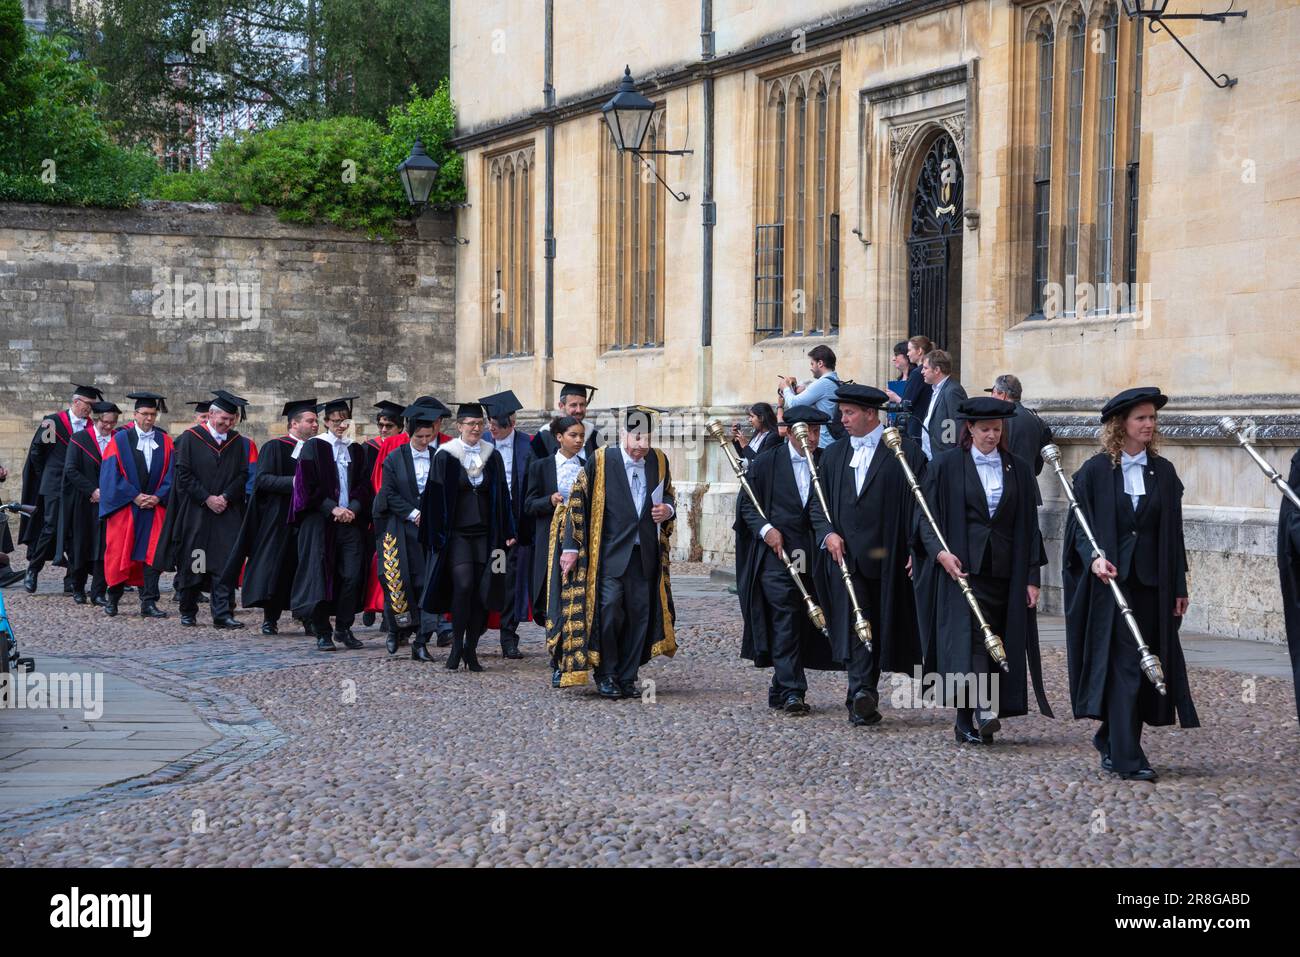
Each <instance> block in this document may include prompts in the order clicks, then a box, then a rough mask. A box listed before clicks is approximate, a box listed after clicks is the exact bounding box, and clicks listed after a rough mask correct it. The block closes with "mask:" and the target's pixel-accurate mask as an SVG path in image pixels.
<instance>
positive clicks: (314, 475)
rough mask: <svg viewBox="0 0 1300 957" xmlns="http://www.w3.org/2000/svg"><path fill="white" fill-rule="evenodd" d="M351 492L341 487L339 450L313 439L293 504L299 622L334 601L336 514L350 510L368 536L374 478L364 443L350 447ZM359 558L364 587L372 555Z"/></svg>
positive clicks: (301, 456) (297, 474)
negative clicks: (336, 455) (369, 471)
mask: <svg viewBox="0 0 1300 957" xmlns="http://www.w3.org/2000/svg"><path fill="white" fill-rule="evenodd" d="M348 454H349V459H350V461H349V462H348V486H349V487H348V488H347V489H345V490H341V489H340V488H339V473H338V468H337V467H336V466H335V464H334V446H333V444H332V443H331V442H330V441H329V440H328V439H326V438H325V437H324V436H321V435H317V436H314V437H312V438H310V439H308V440H307V442H306V444H305V445H303V447H302V451H301V452H299V453H298V463H297V466H296V468H295V469H294V477H293V496H292V499H291V502H290V505H289V515H288V521H289V524H291V525H293V526H295V527H296V528H297V530H298V532H297V546H298V569H297V571H296V572H295V573H294V576H293V588H292V590H291V592H290V598H289V605H290V607H291V608H292V609H293V615H294V617H295V618H303V619H309V618H311V617H312V615H313V613H314V612H315V611H316V608H317V606H318V605H320V604H321V603H322V602H332V601H334V599H335V594H334V591H335V590H334V572H335V564H336V558H337V553H338V550H337V548H336V545H335V534H336V531H335V526H336V525H337V524H338V523H337V522H335V521H334V516H333V512H334V509H336V508H338V507H340V506H342V507H344V508H347V509H350V510H351V511H352V512H353V513H354V514H355V515H356V518H355V519H354V521H353V524H354V525H355V526H357V529H358V533H359V534H362V535H364V529H365V524H366V522H367V521H368V520H369V516H370V503H371V501H372V499H373V497H374V493H373V492H372V490H371V489H372V486H371V484H370V476H369V475H368V474H367V473H366V455H365V452H364V450H363V449H362V446H361V444H360V443H359V442H349V443H348ZM358 557H359V559H360V561H361V563H362V567H361V568H358V569H356V576H357V581H358V588H360V583H361V582H362V581H363V580H364V565H365V563H366V562H368V561H369V560H370V558H369V556H368V555H361V554H360V549H358Z"/></svg>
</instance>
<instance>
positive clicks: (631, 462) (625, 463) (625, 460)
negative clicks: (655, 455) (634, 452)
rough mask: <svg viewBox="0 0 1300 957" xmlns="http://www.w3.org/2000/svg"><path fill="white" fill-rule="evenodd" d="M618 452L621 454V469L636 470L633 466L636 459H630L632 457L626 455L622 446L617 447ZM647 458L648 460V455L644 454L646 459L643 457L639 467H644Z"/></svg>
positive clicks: (625, 450)
mask: <svg viewBox="0 0 1300 957" xmlns="http://www.w3.org/2000/svg"><path fill="white" fill-rule="evenodd" d="M618 450H619V451H620V452H622V453H623V468H625V469H630V468H636V467H637V466H636V464H635V463H636V459H634V458H632V456H630V455H629V454H628V452H627V449H625V448H624V447H623V446H621V445H620V446H619V447H618ZM649 458H650V455H649V453H646V457H645V458H644V459H642V460H641V465H642V466H644V465H645V463H646V461H647V460H648V459H649Z"/></svg>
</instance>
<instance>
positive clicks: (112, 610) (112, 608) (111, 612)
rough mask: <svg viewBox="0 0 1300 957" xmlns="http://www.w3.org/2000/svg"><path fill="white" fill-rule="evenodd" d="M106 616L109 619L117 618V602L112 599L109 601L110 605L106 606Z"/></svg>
mask: <svg viewBox="0 0 1300 957" xmlns="http://www.w3.org/2000/svg"><path fill="white" fill-rule="evenodd" d="M104 614H106V615H107V616H108V617H109V618H116V617H117V602H115V601H114V600H113V599H111V598H110V599H109V600H108V604H106V605H105V606H104Z"/></svg>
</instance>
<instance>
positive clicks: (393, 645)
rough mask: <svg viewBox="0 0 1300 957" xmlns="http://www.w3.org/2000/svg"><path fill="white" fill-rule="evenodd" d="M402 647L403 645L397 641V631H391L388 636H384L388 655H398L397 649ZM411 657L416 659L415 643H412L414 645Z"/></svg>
mask: <svg viewBox="0 0 1300 957" xmlns="http://www.w3.org/2000/svg"><path fill="white" fill-rule="evenodd" d="M400 645H401V642H400V641H398V640H397V632H395V631H390V632H389V633H388V634H387V635H385V636H384V647H385V648H387V649H388V653H389V654H390V655H395V654H397V649H398V647H399V646H400ZM411 657H412V658H414V657H415V644H414V643H412V645H411Z"/></svg>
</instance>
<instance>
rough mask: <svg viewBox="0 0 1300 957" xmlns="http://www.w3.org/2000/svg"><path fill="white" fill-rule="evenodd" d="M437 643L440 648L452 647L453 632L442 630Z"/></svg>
mask: <svg viewBox="0 0 1300 957" xmlns="http://www.w3.org/2000/svg"><path fill="white" fill-rule="evenodd" d="M435 644H436V645H437V646H438V647H439V648H450V647H451V632H449V631H440V632H438V640H437V641H436V642H435Z"/></svg>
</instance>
